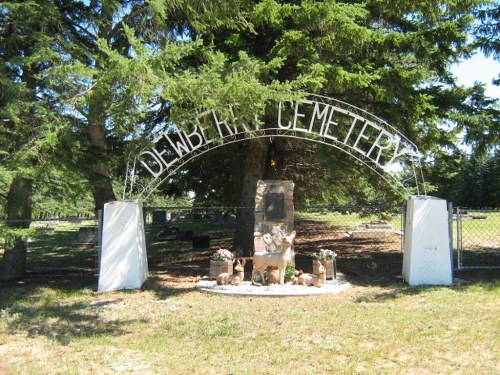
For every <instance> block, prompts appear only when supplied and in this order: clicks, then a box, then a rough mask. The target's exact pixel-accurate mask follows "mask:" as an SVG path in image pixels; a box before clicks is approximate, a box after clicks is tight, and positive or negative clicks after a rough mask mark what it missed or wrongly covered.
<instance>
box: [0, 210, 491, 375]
mask: <svg viewBox="0 0 500 375" xmlns="http://www.w3.org/2000/svg"><path fill="white" fill-rule="evenodd" d="M327 216H328V215H327ZM306 218H307V219H309V220H312V219H314V220H316V219H320V218H324V215H317V214H315V215H314V216H310V217H307V216H306ZM346 219H349V220H352V222H353V223H354V222H357V221H358V220H359V221H369V220H370V219H369V218H368V219H367V218H360V217H359V216H358V215H357V214H351V215H332V218H331V221H330V222H329V223H324V224H323V223H316V224H314V226H311V227H307V228H311V229H310V232H311V233H303V234H302V236H301V237H299V240H298V247H299V248H300V247H301V246H302V247H307V248H309V247H310V248H311V251H312V249H313V247H312V246H313V245H312V244H311V243H313V242H314V241H317V239H316V238H315V237H314V236H315V235H316V234H317V232H318V230H321V229H322V228H324V231H325V233H331V228H332V227H330V225H333V226H337V225H341V224H342V221H344V222H345V221H346ZM491 219H492V220H491V223H493V224H494V225H497V222H496V221H494V220H493V217H491ZM395 220H396V221H398V220H399V218H396V219H395ZM489 220H490V217H489V218H488V219H487V220H486V221H482V222H483V225H486V224H489ZM495 220H496V219H495ZM306 224H307V225H309V223H306ZM464 224H465V222H464ZM181 225H184V227H183V228H182V229H184V230H188V229H190V227H189V225H193V227H191V228H196V227H194V226H195V225H198V223H184V224H180V226H181ZM349 225H351V224H349ZM467 225H469V224H467ZM158 231H159V229H158V228H153V227H149V226H148V228H147V238H148V244H149V246H148V256H149V257H150V259H151V261H150V269H151V274H150V278H149V279H148V280H147V281H146V283H145V284H144V286H143V288H142V289H141V290H136V291H120V292H112V293H96V292H95V291H94V290H93V288H94V287H95V281H96V280H95V278H94V277H93V276H90V275H88V274H87V275H84V276H82V277H77V278H75V277H69V276H68V277H64V276H60V275H59V276H54V277H51V276H48V277H44V278H36V277H28V278H26V279H22V280H18V281H15V282H9V283H3V284H0V286H1V288H0V374H6V375H10V374H116V373H137V374H229V373H233V374H256V373H258V374H285V373H298V374H301V373H319V374H322V373H327V372H335V373H339V374H353V373H360V374H497V373H500V365H499V363H500V345H498V344H499V341H498V337H499V335H500V332H499V331H500V282H499V278H498V273H494V272H490V273H488V274H487V275H486V274H483V275H482V276H481V278H480V279H482V281H478V280H479V278H478V277H476V276H475V275H476V274H473V273H471V272H470V271H469V272H468V273H458V274H457V275H456V276H457V277H459V278H460V280H459V281H457V283H456V284H455V285H454V286H452V287H419V288H410V287H408V286H407V285H406V284H404V283H403V282H402V281H401V278H400V276H399V274H400V271H401V254H400V252H398V251H390V252H384V251H383V246H382V247H377V246H378V245H377V246H373V245H370V244H368V243H364V242H361V243H351V242H350V241H345V242H342V243H340V242H332V244H339V245H338V246H339V248H340V250H339V253H340V254H339V257H338V266H339V269H340V271H341V272H344V273H345V274H346V275H348V278H349V281H350V282H351V283H352V285H353V288H351V289H350V290H348V291H346V292H344V293H342V294H340V295H334V296H331V295H326V296H314V297H295V298H258V297H236V298H233V297H229V296H219V295H210V294H204V293H200V292H197V291H195V290H194V284H195V282H196V280H197V278H198V276H199V275H200V276H201V275H203V267H204V266H205V263H206V261H207V254H203V256H204V257H205V258H204V259H201V260H200V259H198V256H201V255H200V254H193V253H192V252H189V251H187V248H186V247H191V243H190V242H186V243H180V244H176V243H173V242H164V241H157V240H156V239H157V234H158ZM196 232H197V233H200V234H201V233H203V234H205V233H207V234H211V235H213V236H214V238H216V240H214V241H213V242H212V245H213V246H214V245H216V244H219V243H225V242H230V239H231V236H232V230H231V228H228V227H222V228H221V227H220V226H216V225H210V226H204V227H203V228H200V227H198V229H196ZM476 235H479V233H476ZM307 236H310V237H312V239H308V238H307ZM490 239H491V237H490ZM33 240H34V241H33V242H32V243H30V252H29V253H28V256H29V262H30V264H42V265H51V266H53V267H68V266H75V265H76V266H78V267H83V268H85V267H89V268H92V267H93V264H95V258H94V256H95V249H92V248H85V247H79V246H74V244H75V243H77V242H78V227H76V226H75V227H73V226H64V227H62V226H61V227H57V228H56V229H55V230H54V231H40V232H39V233H37V234H36V236H35V237H34V238H33ZM340 245H342V246H340ZM315 246H323V243H322V242H321V243H318V244H316V245H315ZM369 246H372V247H371V248H370V249H371V250H368V247H369ZM372 256H373V257H374V258H369V257H372ZM75 259H76V260H77V261H75ZM372 259H373V260H375V261H376V262H377V264H378V265H379V267H378V268H377V269H376V270H369V269H367V268H366V264H368V263H367V262H369V261H371V260H372ZM204 262H205V263H204ZM195 266H198V267H195ZM190 267H193V268H192V269H191V268H190ZM247 271H248V270H247ZM484 275H486V276H487V277H483V276H484Z"/></svg>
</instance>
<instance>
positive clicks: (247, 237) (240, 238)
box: [233, 139, 269, 256]
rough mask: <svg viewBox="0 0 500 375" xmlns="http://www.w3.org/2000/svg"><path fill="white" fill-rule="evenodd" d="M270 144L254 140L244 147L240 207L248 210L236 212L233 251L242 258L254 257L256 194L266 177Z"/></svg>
mask: <svg viewBox="0 0 500 375" xmlns="http://www.w3.org/2000/svg"><path fill="white" fill-rule="evenodd" d="M268 144H269V143H268V140H267V139H253V140H250V141H248V143H247V144H246V145H245V146H244V147H245V152H244V153H243V155H244V158H245V159H244V160H243V166H242V167H243V178H242V180H241V189H240V191H241V195H240V197H241V198H240V206H241V207H248V208H240V209H238V211H237V212H236V231H235V234H234V239H233V251H235V252H236V253H238V254H239V255H242V256H252V255H253V233H254V222H255V218H254V206H255V192H256V190H257V181H258V180H259V179H261V178H262V176H263V175H264V168H265V161H266V156H267V148H268Z"/></svg>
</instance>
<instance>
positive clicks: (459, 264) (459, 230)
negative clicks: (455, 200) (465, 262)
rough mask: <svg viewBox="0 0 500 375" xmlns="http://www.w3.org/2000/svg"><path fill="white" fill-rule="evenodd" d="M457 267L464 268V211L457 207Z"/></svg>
mask: <svg viewBox="0 0 500 375" xmlns="http://www.w3.org/2000/svg"><path fill="white" fill-rule="evenodd" d="M457 269H459V270H461V269H462V213H461V212H460V207H457Z"/></svg>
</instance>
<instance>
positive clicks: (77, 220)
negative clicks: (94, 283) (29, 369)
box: [0, 204, 500, 274]
mask: <svg viewBox="0 0 500 375" xmlns="http://www.w3.org/2000/svg"><path fill="white" fill-rule="evenodd" d="M241 209H248V210H253V209H254V207H230V206H207V207H196V206H194V207H192V206H165V207H147V206H145V207H144V215H145V219H147V220H146V222H147V221H149V223H150V224H152V223H151V221H152V220H151V219H152V214H153V211H158V210H164V211H167V212H169V213H177V214H179V216H178V218H177V219H175V218H174V220H170V221H166V222H165V223H164V225H167V224H169V225H170V224H171V225H180V224H183V223H184V222H189V221H190V220H191V221H193V222H197V223H201V224H202V225H203V224H204V221H208V220H212V221H214V220H215V221H217V220H219V221H220V223H221V224H220V225H234V223H235V214H236V211H237V210H241ZM449 209H450V234H451V236H450V239H451V241H452V244H451V245H452V249H453V250H454V257H455V259H456V262H454V264H455V268H456V269H457V270H467V269H471V270H474V269H498V268H500V210H499V209H470V208H463V207H454V208H453V209H452V208H451V204H450V205H449ZM295 213H296V216H301V217H306V218H312V219H315V220H318V221H324V220H327V219H328V220H333V221H334V222H335V223H337V224H338V225H339V226H340V227H343V228H345V229H346V231H349V230H352V229H355V226H356V225H358V224H359V223H360V222H361V221H362V220H363V218H364V217H366V218H370V217H371V218H374V217H380V218H383V216H384V215H385V216H387V217H388V218H389V220H390V221H391V223H392V224H393V225H394V229H395V231H396V232H399V233H400V238H401V242H400V249H401V251H403V247H404V228H405V216H406V205H405V204H402V205H399V206H394V205H390V206H389V205H358V206H353V205H350V206H347V205H345V206H332V205H296V206H295ZM398 216H399V218H398ZM38 217H39V218H34V219H33V220H31V228H38V229H41V230H42V231H43V230H47V231H50V230H52V228H54V227H57V226H59V225H62V226H64V224H62V223H63V222H69V223H72V224H76V225H78V224H81V225H82V226H92V227H95V228H96V229H97V236H96V242H95V244H93V245H92V246H91V249H92V251H94V256H95V262H94V263H95V265H94V267H95V268H94V270H95V272H96V273H97V274H98V273H99V263H100V246H101V239H102V212H99V214H98V216H97V217H90V216H84V217H81V216H80V215H78V214H77V215H73V216H71V215H68V216H66V217H58V216H57V214H52V215H50V214H44V215H43V217H42V216H38ZM391 217H392V219H391ZM5 224H8V223H7V221H6V219H5V218H0V225H5ZM36 240H37V239H36V235H35V238H34V239H33V241H36ZM4 245H5V241H4V239H3V238H0V255H1V253H3V248H4ZM28 247H31V243H29V244H28ZM0 261H1V257H0ZM48 263H49V264H50V262H44V263H43V264H48ZM29 266H30V267H32V268H38V269H40V268H43V267H38V266H39V265H37V264H36V263H35V264H33V263H32V264H30V265H29ZM78 267H79V263H77V262H75V266H74V267H73V266H69V268H74V269H78ZM55 269H57V265H56V266H55Z"/></svg>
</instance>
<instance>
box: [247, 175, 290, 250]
mask: <svg viewBox="0 0 500 375" xmlns="http://www.w3.org/2000/svg"><path fill="white" fill-rule="evenodd" d="M293 188H294V183H293V182H292V181H281V180H259V181H257V192H256V195H255V213H254V214H255V227H254V251H271V252H275V251H281V250H282V248H281V245H280V244H279V240H278V239H279V231H280V230H282V231H283V232H285V233H287V234H289V233H291V232H292V230H293V220H294V207H293Z"/></svg>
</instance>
